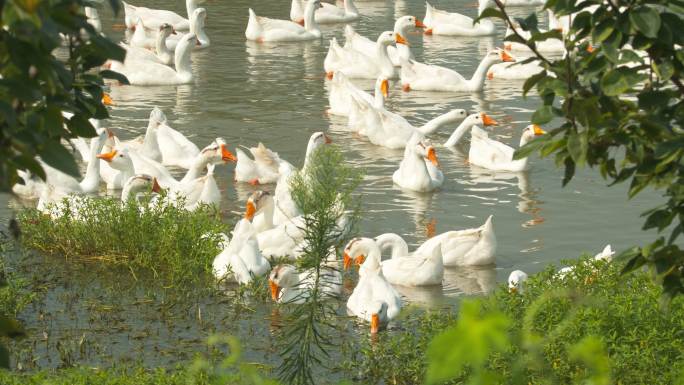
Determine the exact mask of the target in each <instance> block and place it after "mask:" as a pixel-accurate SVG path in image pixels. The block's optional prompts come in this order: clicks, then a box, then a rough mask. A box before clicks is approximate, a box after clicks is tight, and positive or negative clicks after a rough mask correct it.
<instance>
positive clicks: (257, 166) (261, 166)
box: [235, 142, 287, 185]
mask: <svg viewBox="0 0 684 385" xmlns="http://www.w3.org/2000/svg"><path fill="white" fill-rule="evenodd" d="M249 152H250V153H251V154H252V156H253V157H254V159H252V158H250V157H249V156H248V155H247V154H246V153H245V152H244V151H242V149H240V148H236V149H235V154H236V155H237V163H236V165H235V181H236V182H247V183H250V184H253V185H258V184H268V183H275V182H277V181H278V179H279V178H280V169H281V167H280V166H281V164H282V163H283V162H287V161H285V160H283V159H281V158H280V156H279V155H278V153H276V152H273V151H271V150H269V149H268V148H266V146H264V144H263V143H261V142H259V144H258V145H257V146H256V147H251V148H249Z"/></svg>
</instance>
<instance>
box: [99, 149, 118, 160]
mask: <svg viewBox="0 0 684 385" xmlns="http://www.w3.org/2000/svg"><path fill="white" fill-rule="evenodd" d="M95 156H96V157H97V158H98V159H102V160H105V161H107V162H111V161H112V159H114V157H115V156H116V150H112V151H111V152H107V153H105V154H97V155H95Z"/></svg>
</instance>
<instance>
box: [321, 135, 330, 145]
mask: <svg viewBox="0 0 684 385" xmlns="http://www.w3.org/2000/svg"><path fill="white" fill-rule="evenodd" d="M323 137H325V144H330V143H332V139H330V137H329V136H328V135H325V134H323Z"/></svg>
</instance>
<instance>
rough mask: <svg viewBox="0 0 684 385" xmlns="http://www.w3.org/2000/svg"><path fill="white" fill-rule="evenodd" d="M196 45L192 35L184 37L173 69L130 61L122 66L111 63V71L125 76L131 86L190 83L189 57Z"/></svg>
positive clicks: (146, 62) (176, 54) (191, 75)
mask: <svg viewBox="0 0 684 385" xmlns="http://www.w3.org/2000/svg"><path fill="white" fill-rule="evenodd" d="M196 43H197V37H196V36H195V35H194V34H191V33H189V34H187V35H184V36H183V37H182V38H181V40H180V42H178V47H177V48H176V52H175V55H174V63H175V67H176V68H175V69H173V68H171V67H168V66H166V65H164V64H160V63H154V62H151V61H145V60H143V61H131V62H126V63H124V64H123V65H119V64H117V63H118V62H112V63H111V70H112V71H115V72H119V73H121V74H122V75H124V76H126V78H127V79H128V81H129V82H130V84H131V85H139V86H151V85H176V84H187V83H191V82H192V81H193V79H194V76H193V74H192V63H191V61H190V55H191V53H192V48H193V47H194V46H195V44H196Z"/></svg>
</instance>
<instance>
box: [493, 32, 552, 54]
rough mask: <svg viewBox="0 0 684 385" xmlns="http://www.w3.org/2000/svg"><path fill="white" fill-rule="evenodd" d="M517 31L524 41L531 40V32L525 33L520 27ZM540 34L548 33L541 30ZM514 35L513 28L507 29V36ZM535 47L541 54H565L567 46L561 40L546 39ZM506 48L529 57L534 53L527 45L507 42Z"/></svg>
mask: <svg viewBox="0 0 684 385" xmlns="http://www.w3.org/2000/svg"><path fill="white" fill-rule="evenodd" d="M517 31H518V33H519V34H520V35H521V36H522V37H523V38H524V39H530V38H531V37H532V33H531V32H529V31H523V30H522V28H520V27H518V28H517ZM540 32H547V31H543V30H541V31H540ZM512 34H513V32H512V31H511V27H510V26H509V27H508V28H507V29H506V36H509V35H512ZM535 47H536V49H537V51H539V52H540V53H550V54H553V53H556V54H560V53H563V52H565V44H564V43H563V41H562V40H559V39H546V40H542V41H538V42H536V43H535ZM504 48H505V49H506V50H507V51H514V52H516V51H517V52H522V53H525V54H528V55H530V54H532V51H531V50H530V48H529V47H528V46H527V45H525V44H522V43H517V42H506V43H505V44H504Z"/></svg>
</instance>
